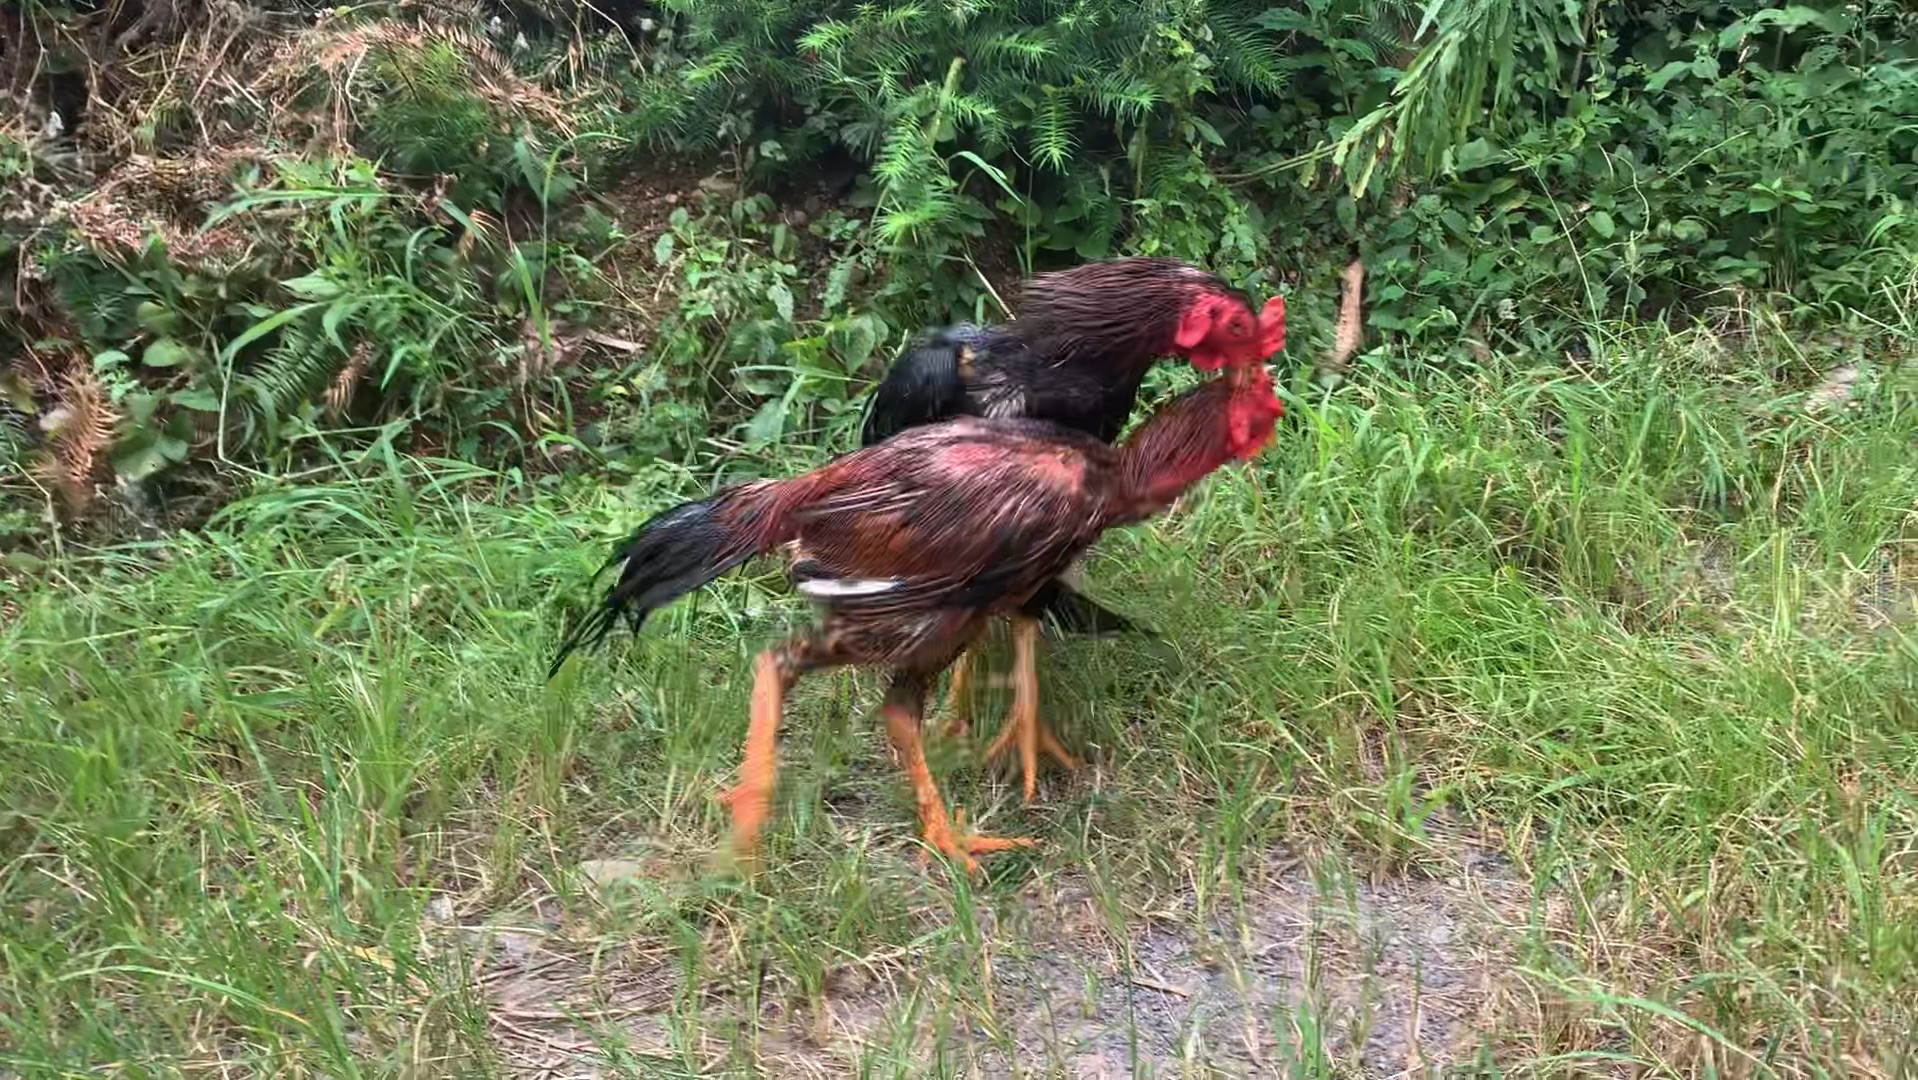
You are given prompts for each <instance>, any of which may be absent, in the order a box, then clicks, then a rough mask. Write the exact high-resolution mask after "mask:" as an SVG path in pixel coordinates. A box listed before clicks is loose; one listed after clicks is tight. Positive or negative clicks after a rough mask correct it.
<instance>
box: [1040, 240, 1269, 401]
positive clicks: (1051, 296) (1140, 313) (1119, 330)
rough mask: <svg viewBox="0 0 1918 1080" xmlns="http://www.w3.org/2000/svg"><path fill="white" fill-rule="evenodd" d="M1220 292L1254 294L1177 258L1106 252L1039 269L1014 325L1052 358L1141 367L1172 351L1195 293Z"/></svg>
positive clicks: (1133, 368)
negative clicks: (1054, 268) (1102, 256)
mask: <svg viewBox="0 0 1918 1080" xmlns="http://www.w3.org/2000/svg"><path fill="white" fill-rule="evenodd" d="M1204 293H1218V294H1222V295H1226V296H1234V297H1238V298H1239V299H1241V300H1245V302H1246V306H1247V308H1248V310H1249V309H1250V307H1251V302H1250V301H1249V300H1246V298H1245V297H1244V295H1243V294H1241V293H1239V292H1238V291H1237V290H1235V289H1233V288H1232V287H1231V286H1229V285H1227V284H1226V283H1225V282H1224V280H1222V279H1221V278H1219V277H1218V276H1216V275H1214V274H1209V273H1207V272H1205V271H1204V270H1200V269H1199V268H1197V267H1195V266H1190V265H1188V264H1186V263H1183V262H1180V261H1179V260H1177V259H1164V258H1131V259H1107V260H1104V261H1100V262H1090V263H1085V264H1084V265H1081V266H1075V267H1072V268H1071V269H1069V270H1058V271H1054V272H1052V273H1047V274H1040V275H1038V276H1036V277H1034V278H1033V279H1032V280H1031V281H1029V282H1028V283H1027V285H1026V288H1025V292H1024V294H1023V298H1022V303H1021V305H1020V306H1021V309H1022V310H1021V312H1020V316H1019V318H1018V320H1016V321H1015V322H1014V323H1012V329H1013V330H1014V332H1015V333H1017V334H1018V335H1019V337H1020V338H1021V340H1023V341H1024V343H1025V344H1026V347H1027V348H1028V349H1030V350H1032V352H1033V353H1035V354H1037V355H1042V356H1046V357H1049V358H1051V359H1052V360H1053V361H1054V362H1055V363H1071V362H1074V361H1080V360H1085V361H1092V360H1097V361H1098V362H1100V363H1103V364H1106V365H1109V366H1111V367H1113V368H1116V369H1120V370H1124V371H1128V372H1137V373H1139V374H1143V373H1144V372H1145V369H1146V368H1148V367H1150V366H1151V364H1152V361H1153V360H1155V359H1157V358H1158V357H1160V356H1164V355H1166V354H1167V353H1168V352H1170V351H1171V345H1172V339H1173V336H1174V334H1175V333H1176V332H1177V330H1178V326H1179V320H1180V318H1181V317H1182V316H1183V315H1184V314H1185V310H1186V308H1187V307H1188V306H1189V305H1190V304H1191V303H1192V301H1193V300H1194V299H1196V298H1197V297H1198V296H1200V295H1202V294H1204Z"/></svg>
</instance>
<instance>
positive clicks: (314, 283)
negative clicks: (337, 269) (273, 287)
mask: <svg viewBox="0 0 1918 1080" xmlns="http://www.w3.org/2000/svg"><path fill="white" fill-rule="evenodd" d="M280 285H281V287H283V288H284V289H286V291H287V292H290V293H292V294H293V295H294V296H297V297H299V298H300V299H302V300H331V299H333V298H334V297H336V296H338V295H340V291H341V290H340V287H339V286H338V285H335V284H334V283H333V282H332V281H330V280H328V279H327V278H325V277H323V276H321V275H319V274H306V275H304V276H302V277H296V278H289V279H288V280H286V281H282V282H280Z"/></svg>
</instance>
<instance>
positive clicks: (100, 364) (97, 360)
mask: <svg viewBox="0 0 1918 1080" xmlns="http://www.w3.org/2000/svg"><path fill="white" fill-rule="evenodd" d="M131 359H133V358H132V357H131V356H128V355H127V354H126V353H123V352H121V351H120V350H118V349H108V350H106V351H105V352H97V353H94V354H93V370H95V371H111V370H113V369H114V368H117V367H124V366H125V365H126V363H127V361H129V360H131Z"/></svg>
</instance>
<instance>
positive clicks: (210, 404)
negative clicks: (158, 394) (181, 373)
mask: <svg viewBox="0 0 1918 1080" xmlns="http://www.w3.org/2000/svg"><path fill="white" fill-rule="evenodd" d="M167 400H168V401H171V402H172V403H173V404H175V405H178V406H180V407H181V408H183V409H192V410H194V411H196V412H219V411H220V395H218V394H215V393H214V392H213V391H211V390H199V389H193V390H175V391H174V392H173V393H171V394H168V395H167Z"/></svg>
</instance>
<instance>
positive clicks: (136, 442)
mask: <svg viewBox="0 0 1918 1080" xmlns="http://www.w3.org/2000/svg"><path fill="white" fill-rule="evenodd" d="M188 450H189V447H188V446H187V444H186V443H184V442H182V441H180V440H179V439H173V438H168V437H167V436H165V435H161V434H159V433H157V432H152V431H148V432H146V433H144V434H141V435H135V436H133V437H132V438H129V439H128V440H126V441H125V442H124V443H122V444H121V446H120V448H119V449H118V450H116V451H115V452H114V455H113V471H114V472H116V473H118V474H119V475H120V476H122V477H125V478H126V479H127V480H129V481H134V482H138V481H141V480H145V479H146V478H147V477H149V476H152V475H153V474H154V473H157V472H159V471H160V470H162V469H164V468H166V467H167V466H168V465H172V464H176V463H178V462H182V461H185V460H186V457H187V451H188Z"/></svg>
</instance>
